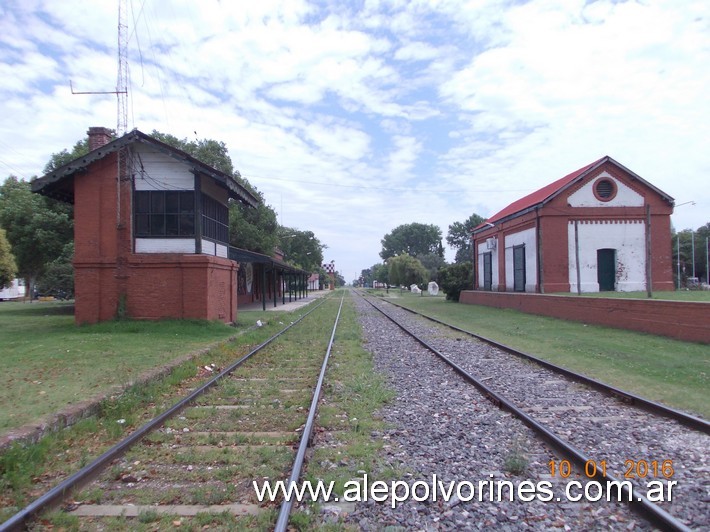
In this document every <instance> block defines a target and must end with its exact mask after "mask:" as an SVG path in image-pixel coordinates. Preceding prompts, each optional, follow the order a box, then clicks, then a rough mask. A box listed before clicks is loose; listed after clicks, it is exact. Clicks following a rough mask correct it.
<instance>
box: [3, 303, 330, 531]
mask: <svg viewBox="0 0 710 532" xmlns="http://www.w3.org/2000/svg"><path fill="white" fill-rule="evenodd" d="M327 299H329V298H323V300H322V301H320V302H319V303H318V304H317V305H315V306H314V307H313V308H312V309H310V310H309V311H308V312H306V313H305V314H304V315H303V316H301V317H300V318H298V319H297V320H296V321H294V322H292V323H291V324H289V325H287V326H286V327H284V328H283V329H282V330H281V331H279V332H278V333H276V334H275V335H273V336H272V337H271V338H269V339H268V340H266V341H264V342H263V343H261V344H259V345H258V346H256V347H255V348H254V349H252V350H251V351H249V353H247V354H246V355H244V356H243V357H242V358H240V359H239V360H237V361H236V362H233V363H232V364H231V365H230V366H228V367H227V368H226V369H224V370H222V371H221V372H220V373H219V374H217V375H215V376H214V377H212V378H211V379H210V380H209V381H207V382H206V383H204V384H203V385H202V386H200V387H199V388H197V389H196V390H194V391H193V392H192V393H190V394H189V395H188V396H186V397H185V398H183V399H181V400H180V401H178V402H177V403H175V404H174V405H173V406H171V407H170V408H169V409H168V410H166V411H164V412H163V413H162V414H159V415H158V416H156V417H154V418H153V419H151V420H150V421H148V422H147V423H145V424H144V425H143V426H141V427H140V428H139V429H137V430H135V431H134V432H132V433H131V434H130V435H129V436H128V437H126V438H125V439H123V440H122V441H120V442H118V443H117V444H116V445H114V446H113V447H111V448H110V449H108V450H107V451H105V452H104V453H103V454H102V455H101V456H99V457H98V458H96V459H95V460H93V461H92V462H91V463H90V464H88V465H87V466H85V467H83V468H82V469H80V470H79V471H77V472H76V473H74V474H73V475H71V476H70V477H68V478H66V479H65V480H63V481H62V482H60V483H59V484H57V485H56V486H55V487H53V488H52V489H50V490H49V491H48V492H47V493H45V494H44V495H42V496H40V497H39V498H37V499H35V500H34V501H33V502H31V503H30V504H29V505H27V506H26V507H25V508H23V509H22V510H20V511H19V512H17V513H16V514H15V515H13V516H12V517H10V519H8V520H7V521H5V522H4V523H2V524H0V532H6V531H9V530H21V529H22V527H23V526H24V525H25V524H26V523H27V521H29V520H30V519H31V518H32V517H34V516H35V515H37V514H38V513H39V512H41V511H44V510H47V509H50V508H52V507H54V506H56V505H57V504H58V503H59V502H61V501H62V500H63V499H64V498H65V497H67V496H68V495H69V494H70V493H71V492H72V491H73V490H75V489H77V488H80V487H82V486H83V485H84V484H85V483H87V482H89V481H90V480H92V479H93V478H95V475H97V474H98V473H99V472H100V471H101V469H102V468H104V467H105V466H106V465H107V464H109V463H111V462H112V461H113V460H115V459H116V458H119V457H120V456H122V455H123V454H124V453H125V452H126V451H127V450H128V449H130V448H131V447H132V446H133V445H135V444H136V443H138V442H139V441H140V440H141V439H143V438H144V437H145V436H146V435H147V434H149V433H150V432H152V431H154V430H156V429H158V428H159V427H160V426H162V425H163V423H165V422H166V421H167V420H168V419H170V418H171V417H172V416H174V415H175V414H177V413H178V412H180V411H181V410H182V409H183V408H185V407H186V406H187V405H188V404H189V403H191V402H192V401H194V400H195V399H196V398H197V397H199V396H200V395H202V394H203V393H204V392H205V391H206V390H208V389H209V388H211V387H212V386H213V385H215V384H216V383H217V382H219V381H220V380H221V379H222V378H224V377H225V376H227V375H229V374H230V373H232V372H233V371H234V370H235V369H237V368H238V367H239V366H241V365H242V364H243V363H244V362H246V361H247V360H248V359H250V358H251V357H252V356H253V355H255V354H256V353H258V352H259V351H261V350H262V349H264V348H265V347H266V346H267V345H269V344H271V343H272V342H273V341H274V340H276V339H277V338H279V337H280V336H282V335H283V334H284V333H286V331H288V330H289V329H291V328H292V327H294V326H295V325H297V324H298V323H300V322H301V321H302V320H304V319H305V318H306V316H308V315H309V314H311V313H312V312H313V311H315V310H316V309H318V308H319V307H320V306H321V305H323V304H324V303H325V301H326V300H327Z"/></svg>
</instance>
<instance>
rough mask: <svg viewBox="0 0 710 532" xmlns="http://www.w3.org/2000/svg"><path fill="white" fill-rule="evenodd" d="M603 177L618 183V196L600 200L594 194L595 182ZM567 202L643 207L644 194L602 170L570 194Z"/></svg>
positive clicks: (573, 203)
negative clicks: (608, 199)
mask: <svg viewBox="0 0 710 532" xmlns="http://www.w3.org/2000/svg"><path fill="white" fill-rule="evenodd" d="M602 177H605V178H607V179H608V180H609V181H613V182H614V183H615V184H616V189H617V192H616V196H614V199H612V200H610V201H599V200H598V199H597V198H596V196H595V195H594V184H595V183H596V182H597V180H598V179H601V178H602ZM567 202H568V203H569V204H570V206H572V207H643V196H642V195H641V194H639V193H638V192H636V191H635V190H632V189H631V188H629V187H627V186H626V185H625V184H624V183H622V182H621V181H619V180H618V179H614V178H613V177H611V175H609V174H608V173H607V172H602V173H601V174H599V176H597V177H595V178H594V179H592V180H591V181H590V182H589V183H587V184H586V185H584V186H583V187H582V188H580V189H579V190H578V191H577V192H575V193H574V194H570V196H569V197H568V198H567Z"/></svg>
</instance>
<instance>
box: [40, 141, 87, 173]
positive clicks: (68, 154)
mask: <svg viewBox="0 0 710 532" xmlns="http://www.w3.org/2000/svg"><path fill="white" fill-rule="evenodd" d="M87 153H89V137H84V139H82V140H80V141H78V142H77V143H76V144H74V147H73V148H72V150H71V151H67V150H62V151H60V152H58V153H53V154H52V156H51V157H50V159H49V162H48V163H47V164H46V165H45V166H44V173H45V174H49V173H50V172H53V171H54V170H56V169H57V168H59V167H60V166H64V165H65V164H67V163H69V162H71V161H73V160H74V159H78V158H79V157H81V156H82V155H86V154H87Z"/></svg>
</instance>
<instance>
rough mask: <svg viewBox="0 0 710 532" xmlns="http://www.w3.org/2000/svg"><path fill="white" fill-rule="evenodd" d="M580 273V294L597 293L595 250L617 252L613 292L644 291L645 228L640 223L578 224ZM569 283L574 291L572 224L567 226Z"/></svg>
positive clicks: (574, 263) (629, 221) (574, 271)
mask: <svg viewBox="0 0 710 532" xmlns="http://www.w3.org/2000/svg"><path fill="white" fill-rule="evenodd" d="M578 238H579V270H580V287H581V291H582V292H598V291H599V282H598V281H597V250H598V249H615V250H616V290H617V291H618V292H633V291H638V290H645V289H646V227H645V224H644V222H643V221H642V220H627V221H607V222H594V223H591V222H584V221H580V222H579V224H578ZM567 241H568V242H569V246H568V253H569V283H570V290H571V291H572V292H576V291H577V265H576V259H575V240H574V222H573V221H570V223H569V224H568V225H567Z"/></svg>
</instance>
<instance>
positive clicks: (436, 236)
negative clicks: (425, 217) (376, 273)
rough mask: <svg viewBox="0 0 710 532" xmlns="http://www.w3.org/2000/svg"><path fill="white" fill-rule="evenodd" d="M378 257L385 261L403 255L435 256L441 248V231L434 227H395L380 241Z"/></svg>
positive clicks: (425, 225) (418, 225)
mask: <svg viewBox="0 0 710 532" xmlns="http://www.w3.org/2000/svg"><path fill="white" fill-rule="evenodd" d="M381 243H382V251H380V257H382V260H387V259H389V258H390V257H394V256H395V255H402V254H404V253H406V254H408V255H411V256H420V255H432V254H437V253H439V251H440V250H441V249H442V248H441V229H439V228H438V227H437V226H435V225H430V224H420V223H416V222H415V223H411V224H404V225H400V226H399V227H395V228H394V229H393V230H392V232H390V233H388V234H386V235H385V237H384V238H383V239H382V241H381Z"/></svg>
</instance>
